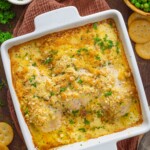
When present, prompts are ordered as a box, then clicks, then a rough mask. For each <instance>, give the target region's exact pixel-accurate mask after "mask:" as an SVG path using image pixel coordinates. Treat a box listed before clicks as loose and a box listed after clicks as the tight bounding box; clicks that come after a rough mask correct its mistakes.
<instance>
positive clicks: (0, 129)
mask: <svg viewBox="0 0 150 150" xmlns="http://www.w3.org/2000/svg"><path fill="white" fill-rule="evenodd" d="M13 136H14V134H13V129H12V127H11V126H10V125H9V124H7V123H5V122H0V142H1V144H4V145H8V144H10V143H11V142H12V140H13Z"/></svg>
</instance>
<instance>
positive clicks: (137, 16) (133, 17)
mask: <svg viewBox="0 0 150 150" xmlns="http://www.w3.org/2000/svg"><path fill="white" fill-rule="evenodd" d="M141 19H145V20H147V21H149V22H150V16H143V15H140V14H138V13H136V12H134V13H132V14H131V15H130V17H129V19H128V26H130V25H131V23H132V22H133V21H135V20H141Z"/></svg>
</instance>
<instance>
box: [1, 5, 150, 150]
mask: <svg viewBox="0 0 150 150" xmlns="http://www.w3.org/2000/svg"><path fill="white" fill-rule="evenodd" d="M107 18H112V19H114V21H115V22H116V25H117V28H118V30H119V35H120V38H121V40H122V43H123V46H124V50H125V54H126V57H127V59H128V62H129V65H130V68H131V70H132V73H133V77H134V81H135V84H136V87H137V90H138V94H139V98H140V104H141V108H142V115H143V123H142V124H141V125H140V126H136V127H131V128H128V129H126V130H123V131H121V132H117V133H113V134H110V135H106V136H102V137H99V138H96V139H92V140H88V141H86V142H80V143H74V144H70V145H67V146H63V147H60V148H59V149H61V150H66V149H67V150H115V149H117V148H116V143H117V142H118V141H120V140H123V139H126V138H129V137H133V136H136V135H139V134H142V133H145V132H147V131H148V130H149V129H150V113H149V109H148V104H147V100H146V96H145V92H144V88H143V84H142V81H141V77H140V74H139V70H138V67H137V63H136V59H135V56H134V52H133V49H132V46H131V42H130V40H129V36H128V33H127V29H126V26H125V23H124V20H123V17H122V15H121V14H120V12H118V11H116V10H108V11H103V12H100V13H96V14H93V15H90V16H86V17H81V16H80V15H79V13H78V11H77V9H76V8H75V7H73V6H70V7H65V8H61V9H57V10H54V11H51V12H48V13H45V14H42V15H40V16H38V17H36V18H35V31H34V32H32V33H29V34H26V35H23V36H20V37H16V38H13V39H11V40H8V41H6V42H4V43H3V44H2V46H1V55H2V60H3V64H4V69H5V73H6V77H7V81H8V85H9V89H10V92H11V96H12V99H13V104H14V107H15V111H16V114H17V118H18V121H19V124H20V127H21V130H22V133H23V136H24V139H25V142H26V145H27V147H28V149H29V150H34V149H36V148H35V147H34V144H33V142H32V137H31V134H30V132H29V129H28V127H27V125H26V123H25V120H24V118H23V116H22V113H21V111H20V104H19V102H18V99H17V96H16V93H15V90H14V87H13V84H12V76H11V66H10V58H9V55H8V49H9V48H11V47H12V46H14V45H18V44H21V43H24V42H26V41H30V40H32V39H36V38H38V37H41V36H44V35H46V34H49V33H53V32H59V31H62V30H65V29H70V28H74V27H78V26H83V25H85V24H89V23H93V22H97V21H101V20H104V19H107ZM81 143H82V144H81ZM81 145H82V146H81Z"/></svg>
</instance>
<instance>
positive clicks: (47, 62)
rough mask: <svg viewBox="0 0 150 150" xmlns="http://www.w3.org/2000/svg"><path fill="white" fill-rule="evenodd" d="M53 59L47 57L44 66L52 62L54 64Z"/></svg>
mask: <svg viewBox="0 0 150 150" xmlns="http://www.w3.org/2000/svg"><path fill="white" fill-rule="evenodd" d="M52 60H53V59H52V58H50V57H47V58H46V60H45V61H44V64H49V63H50V62H52Z"/></svg>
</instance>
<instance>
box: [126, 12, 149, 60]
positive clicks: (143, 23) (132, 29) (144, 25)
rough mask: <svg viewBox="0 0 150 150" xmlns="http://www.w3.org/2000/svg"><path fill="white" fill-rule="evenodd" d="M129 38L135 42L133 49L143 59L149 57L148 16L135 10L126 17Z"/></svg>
mask: <svg viewBox="0 0 150 150" xmlns="http://www.w3.org/2000/svg"><path fill="white" fill-rule="evenodd" d="M128 27H129V35H130V38H131V39H132V40H133V41H134V42H135V43H136V44H135V50H136V52H137V54H138V55H139V56H140V57H141V58H143V59H150V16H143V15H140V14H138V13H136V12H134V13H132V14H131V16H130V17H129V19H128Z"/></svg>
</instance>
